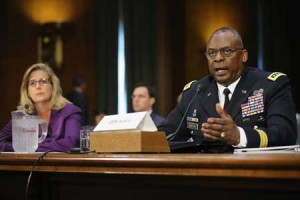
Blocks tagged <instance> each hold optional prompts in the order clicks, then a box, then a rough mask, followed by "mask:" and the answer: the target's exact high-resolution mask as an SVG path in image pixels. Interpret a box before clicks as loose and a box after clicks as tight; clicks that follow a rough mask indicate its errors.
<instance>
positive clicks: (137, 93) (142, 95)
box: [131, 84, 164, 126]
mask: <svg viewBox="0 0 300 200" xmlns="http://www.w3.org/2000/svg"><path fill="white" fill-rule="evenodd" d="M155 96H156V91H155V89H154V88H153V87H151V86H148V85H145V84H138V85H136V87H135V88H134V90H133V92H132V96H131V98H132V108H133V111H134V112H142V111H150V112H151V114H150V116H151V118H152V120H153V122H154V124H155V125H156V126H159V125H160V124H161V123H162V122H163V121H164V117H162V116H160V115H159V114H157V113H156V112H155V111H153V106H154V104H155V101H156V99H155Z"/></svg>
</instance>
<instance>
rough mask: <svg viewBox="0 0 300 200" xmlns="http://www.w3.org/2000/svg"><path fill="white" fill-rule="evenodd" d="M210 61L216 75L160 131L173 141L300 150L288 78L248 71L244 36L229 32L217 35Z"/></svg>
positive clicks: (185, 98)
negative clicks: (287, 147)
mask: <svg viewBox="0 0 300 200" xmlns="http://www.w3.org/2000/svg"><path fill="white" fill-rule="evenodd" d="M205 56H206V58H207V60H208V66H209V71H210V74H211V75H209V76H207V77H204V78H202V79H201V80H198V81H193V82H190V83H189V84H187V85H186V86H185V87H184V89H183V92H182V98H181V101H180V102H179V104H178V105H177V106H176V108H175V109H174V110H173V111H172V112H171V113H170V114H169V116H168V118H167V119H166V120H165V122H164V124H163V125H162V126H161V127H158V128H159V130H161V131H165V132H166V133H167V135H168V139H169V140H174V141H190V140H191V141H192V140H194V141H195V140H196V141H199V142H204V141H207V140H209V141H214V142H216V141H218V142H220V143H225V144H226V145H232V146H234V147H248V148H249V147H250V148H251V147H269V146H283V145H294V144H295V142H296V139H297V125H296V114H295V113H296V111H295V104H294V102H293V97H292V93H291V87H290V82H289V79H288V77H287V76H286V75H285V74H283V73H280V72H274V73H271V72H264V71H262V70H259V69H257V68H251V67H244V63H245V62H246V61H247V59H248V52H247V50H246V49H245V48H244V45H243V41H242V38H241V36H240V34H239V33H238V32H237V31H236V30H235V29H232V28H228V27H222V28H219V29H217V30H216V31H214V32H213V33H212V35H211V36H210V38H209V40H208V43H207V47H206V52H205ZM184 113H186V115H185V114H184ZM181 120H183V121H182V123H181Z"/></svg>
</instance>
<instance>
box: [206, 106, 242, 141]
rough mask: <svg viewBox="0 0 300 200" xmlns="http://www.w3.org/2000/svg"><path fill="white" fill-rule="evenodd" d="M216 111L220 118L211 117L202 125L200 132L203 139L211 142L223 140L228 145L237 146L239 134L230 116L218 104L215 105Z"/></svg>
mask: <svg viewBox="0 0 300 200" xmlns="http://www.w3.org/2000/svg"><path fill="white" fill-rule="evenodd" d="M216 110H217V112H218V113H219V115H220V116H221V118H213V117H211V118H208V119H207V122H205V123H203V124H202V127H201V131H202V133H203V135H204V137H206V138H209V139H212V140H223V141H225V142H226V143H227V144H230V145H237V144H239V143H240V132H239V129H238V127H237V126H236V124H235V122H234V121H233V120H232V118H231V116H230V115H229V114H228V113H226V112H225V111H224V110H223V109H222V107H221V106H220V104H218V103H217V104H216Z"/></svg>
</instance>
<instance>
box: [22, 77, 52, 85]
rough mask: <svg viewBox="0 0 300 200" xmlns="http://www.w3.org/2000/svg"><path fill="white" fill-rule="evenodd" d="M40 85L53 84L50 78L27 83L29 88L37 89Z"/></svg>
mask: <svg viewBox="0 0 300 200" xmlns="http://www.w3.org/2000/svg"><path fill="white" fill-rule="evenodd" d="M37 83H39V85H40V86H44V85H48V84H51V81H50V79H49V78H41V79H40V80H29V81H27V86H30V87H35V86H36V84H37Z"/></svg>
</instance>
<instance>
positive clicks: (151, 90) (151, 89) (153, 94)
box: [134, 83, 156, 98]
mask: <svg viewBox="0 0 300 200" xmlns="http://www.w3.org/2000/svg"><path fill="white" fill-rule="evenodd" d="M138 87H145V88H147V90H148V93H149V96H150V97H153V98H156V89H155V88H154V87H153V86H149V85H147V84H145V83H139V84H137V85H136V86H135V87H134V88H138Z"/></svg>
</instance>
